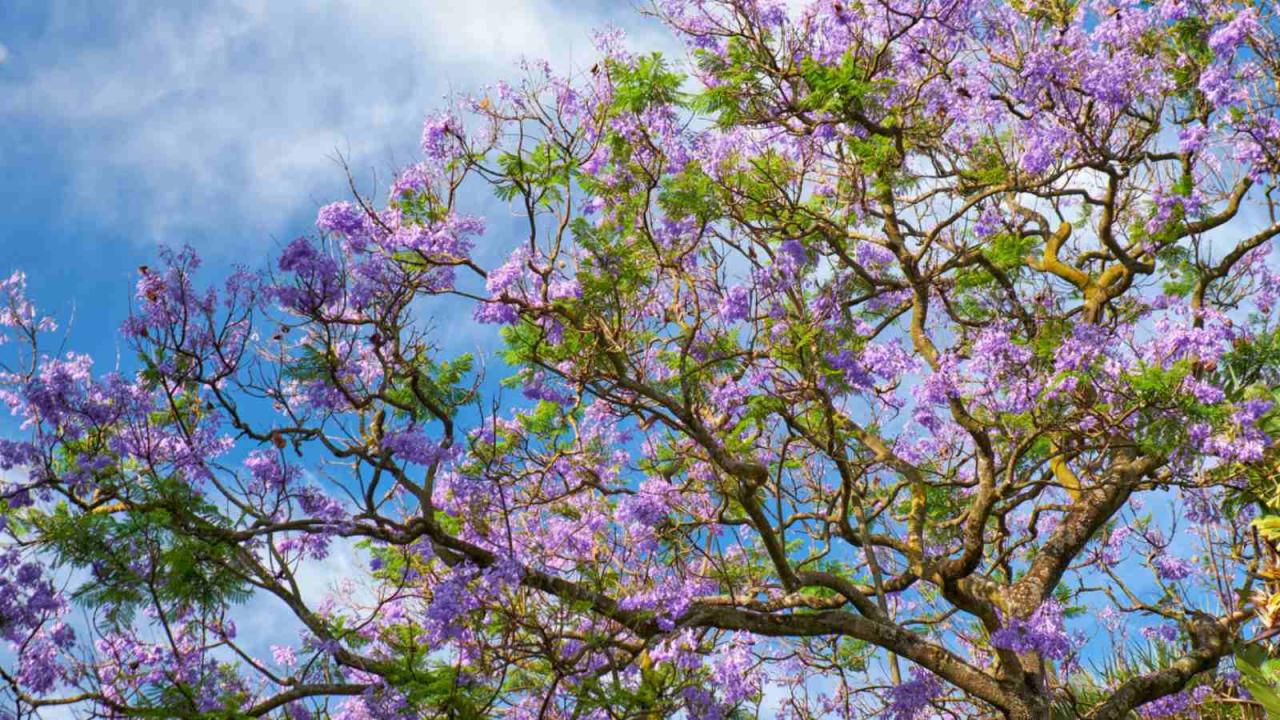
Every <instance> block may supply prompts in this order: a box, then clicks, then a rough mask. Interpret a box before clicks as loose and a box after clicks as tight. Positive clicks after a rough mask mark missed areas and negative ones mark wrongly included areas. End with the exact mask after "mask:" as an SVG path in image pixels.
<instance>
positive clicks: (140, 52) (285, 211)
mask: <svg viewBox="0 0 1280 720" xmlns="http://www.w3.org/2000/svg"><path fill="white" fill-rule="evenodd" d="M607 24H616V25H618V26H621V27H623V28H625V29H627V31H628V33H629V34H630V35H631V37H632V40H633V42H634V43H635V44H636V45H637V46H641V47H646V48H650V47H656V46H663V47H671V45H672V39H671V38H670V36H668V35H666V33H665V32H664V31H663V30H662V29H661V28H660V27H657V26H656V25H655V24H654V23H653V22H651V21H649V20H646V19H644V18H642V17H641V16H640V15H639V13H638V12H636V10H635V7H634V5H633V4H632V3H630V2H626V0H467V2H465V3H464V2H455V1H453V0H380V1H379V2H365V1H363V0H270V1H268V0H221V1H216V2H188V1H181V2H179V1H176V0H163V1H161V0H153V1H152V2H131V1H123V2H110V3H107V2H88V1H85V0H65V1H53V2H50V1H49V0H8V1H7V2H4V3H0V46H2V47H3V48H4V49H3V50H0V58H2V60H0V210H2V212H0V272H4V273H5V274H7V273H8V272H9V271H11V270H13V269H18V268H21V269H23V270H25V271H26V272H27V274H28V276H29V282H30V285H31V289H32V294H33V295H34V297H35V299H36V301H37V302H38V303H39V304H40V305H41V306H42V307H43V308H45V309H46V310H48V311H51V312H53V313H55V314H56V315H57V316H58V317H59V318H60V319H62V320H64V321H65V320H66V319H67V318H68V317H70V316H71V314H72V313H73V312H74V325H73V327H72V335H71V340H72V342H71V346H73V347H75V348H77V349H79V350H83V351H88V352H90V353H92V354H93V355H95V357H98V358H99V362H100V363H104V364H105V363H109V360H110V358H113V357H114V355H115V353H116V351H117V349H118V348H117V347H116V341H115V338H114V335H115V329H116V328H117V327H118V326H119V323H120V321H121V320H122V319H123V318H124V316H125V315H126V313H127V310H128V302H129V298H130V295H131V293H132V287H133V283H134V281H135V280H136V277H137V267H138V265H140V264H143V263H147V262H153V263H154V261H155V256H156V248H157V246H158V245H159V244H161V243H164V244H169V245H175V246H176V245H181V244H183V243H189V244H191V245H192V246H194V247H195V248H196V249H197V250H198V251H199V252H200V253H201V255H202V256H204V257H205V258H206V261H207V265H208V266H209V267H210V268H211V270H212V272H213V273H216V272H217V270H218V269H220V268H223V267H225V266H226V265H228V264H229V263H231V262H233V261H235V262H244V263H247V264H249V265H251V266H261V265H263V264H264V263H266V262H268V261H269V258H270V256H271V255H272V254H273V252H274V251H275V250H277V249H278V248H279V247H281V245H282V244H283V243H286V242H288V241H289V240H291V239H292V238H293V237H296V236H297V235H299V234H303V233H307V232H309V231H310V229H311V227H312V221H313V219H314V216H315V210H316V209H317V208H318V207H319V206H320V205H323V204H325V203H327V202H329V201H331V200H335V199H344V198H345V197H346V188H345V177H344V175H343V172H342V170H341V168H340V167H339V166H338V164H337V163H336V161H335V158H336V156H337V155H338V154H339V153H341V154H342V155H344V156H346V157H347V158H348V159H349V160H350V163H351V165H352V167H353V169H354V170H355V172H356V175H357V179H358V180H359V181H360V184H361V187H362V190H365V191H366V192H375V193H376V194H377V195H378V196H381V195H382V194H383V193H384V191H385V184H386V183H385V181H386V180H387V179H388V178H389V177H390V176H391V174H392V172H393V171H394V170H395V169H396V168H397V167H401V166H403V165H405V164H407V163H408V162H411V161H412V160H414V159H415V153H416V146H417V140H418V137H419V133H420V125H421V121H422V118H423V117H424V115H425V114H426V113H427V112H428V111H429V110H431V109H432V108H436V107H439V106H440V105H441V104H442V103H443V98H444V97H445V95H447V94H448V93H449V92H451V91H465V90H471V89H477V88H479V87H480V86H482V85H484V84H486V83H490V82H493V81H496V80H500V79H507V80H512V79H515V78H516V77H518V71H517V70H516V67H515V63H516V61H517V60H518V59H519V58H520V57H522V56H527V57H530V58H547V59H549V60H551V61H552V62H553V64H554V65H555V66H556V67H557V69H566V68H569V67H575V66H576V67H583V63H584V62H586V60H587V59H588V58H590V57H591V56H592V54H593V49H592V46H591V42H590V31H591V29H593V28H598V27H602V26H604V25H607ZM375 176H376V177H377V178H378V183H379V185H378V186H375V185H374V183H373V179H374V177H375ZM502 230H503V228H501V227H497V228H495V231H497V232H499V233H501V232H502ZM485 244H486V245H490V246H492V247H497V246H505V247H510V244H509V239H505V238H501V237H491V238H488V239H487V240H486V242H485ZM64 324H65V323H64Z"/></svg>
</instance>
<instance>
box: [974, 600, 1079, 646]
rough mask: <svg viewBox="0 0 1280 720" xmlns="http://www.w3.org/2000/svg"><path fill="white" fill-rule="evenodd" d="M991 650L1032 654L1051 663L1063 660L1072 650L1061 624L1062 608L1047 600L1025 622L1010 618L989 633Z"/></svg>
mask: <svg viewBox="0 0 1280 720" xmlns="http://www.w3.org/2000/svg"><path fill="white" fill-rule="evenodd" d="M991 644H992V646H994V647H998V648H1003V649H1005V650H1012V651H1014V652H1017V653H1027V652H1034V653H1039V654H1040V655H1042V656H1044V657H1046V658H1051V659H1053V660H1062V659H1065V658H1066V657H1067V656H1068V655H1070V654H1071V652H1072V651H1073V650H1074V649H1075V642H1074V641H1073V640H1072V638H1071V636H1070V635H1068V634H1067V631H1066V629H1065V628H1064V627H1063V622H1062V605H1060V604H1059V603H1058V601H1057V600H1046V601H1045V602H1044V603H1043V604H1042V605H1040V607H1038V608H1036V609H1035V611H1034V612H1032V613H1031V615H1029V616H1028V617H1026V618H1025V619H1023V618H1012V619H1009V620H1006V621H1005V624H1004V626H1003V627H1001V628H1000V629H999V630H996V631H995V632H993V633H991Z"/></svg>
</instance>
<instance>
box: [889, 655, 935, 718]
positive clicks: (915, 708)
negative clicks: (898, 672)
mask: <svg viewBox="0 0 1280 720" xmlns="http://www.w3.org/2000/svg"><path fill="white" fill-rule="evenodd" d="M942 689H943V688H942V681H941V680H940V679H938V676H936V675H934V674H933V673H931V672H929V671H927V670H923V669H921V668H918V667H915V668H912V669H911V679H910V680H907V681H906V682H903V683H901V684H899V685H894V686H893V687H891V688H889V707H888V708H887V709H886V713H885V714H886V716H887V717H889V718H891V720H916V719H917V718H919V717H922V716H923V715H924V714H925V713H927V712H929V709H930V704H931V703H932V702H933V701H934V700H935V699H936V698H937V697H938V696H939V695H941V694H942Z"/></svg>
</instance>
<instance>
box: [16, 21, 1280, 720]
mask: <svg viewBox="0 0 1280 720" xmlns="http://www.w3.org/2000/svg"><path fill="white" fill-rule="evenodd" d="M647 12H649V13H651V14H653V15H654V16H656V17H658V18H659V19H660V20H661V21H662V22H664V23H665V24H666V26H667V27H668V28H669V29H670V31H671V32H672V33H674V34H675V35H676V36H677V37H678V38H679V39H680V40H681V41H683V42H684V43H685V44H686V46H687V54H686V55H685V56H684V57H667V56H663V55H661V54H657V53H647V52H644V51H640V50H638V49H636V48H631V47H629V46H628V45H627V44H626V43H625V42H624V41H623V38H622V37H621V36H620V34H619V33H617V32H613V31H605V32H601V33H600V34H598V35H597V37H596V38H595V39H596V45H597V48H598V58H597V59H596V60H595V61H594V64H592V65H591V66H590V67H589V68H571V69H557V68H553V67H551V66H549V65H546V64H538V63H532V62H531V63H528V64H526V65H525V66H524V67H523V69H522V74H521V79H520V80H519V81H518V82H514V83H510V84H508V83H499V84H496V85H494V86H492V87H489V88H484V89H479V90H477V91H476V92H474V93H473V94H469V95H464V96H460V97H457V98H455V99H454V101H453V102H452V103H451V104H449V105H448V106H447V107H444V108H442V109H441V111H440V112H439V113H437V114H434V115H432V116H430V117H429V118H427V120H426V122H425V124H424V129H423V134H422V138H421V150H422V155H421V159H420V161H418V162H416V163H415V164H413V165H411V166H409V167H407V168H403V169H402V171H401V172H399V174H398V175H397V176H396V177H395V179H394V182H393V184H392V185H391V187H390V189H389V190H388V191H380V192H377V193H375V194H373V195H367V194H365V193H362V192H360V191H359V190H358V186H359V183H355V182H353V183H352V195H351V196H350V197H349V198H347V199H346V200H341V201H338V202H334V203H332V204H328V205H325V206H324V207H323V208H321V209H320V211H319V214H318V218H317V220H316V230H315V232H314V233H313V234H312V235H311V236H310V237H303V238H299V239H297V240H294V241H292V242H290V243H288V244H287V245H286V246H285V247H283V249H282V251H281V252H280V253H279V255H278V257H277V258H276V259H275V260H274V261H273V264H272V265H271V266H270V267H265V268H243V269H240V270H237V271H235V272H233V273H231V274H230V275H229V276H227V277H224V278H216V279H212V280H211V279H209V278H206V277H204V275H205V274H206V273H204V272H203V271H199V270H198V268H199V259H198V258H197V257H196V254H195V253H194V252H193V251H191V250H190V249H175V250H166V251H163V252H162V253H161V256H160V259H159V260H158V261H157V263H156V265H155V266H154V267H144V268H141V269H140V270H139V278H138V283H137V292H136V296H135V300H134V305H133V308H132V311H131V313H130V318H129V320H128V321H127V322H126V323H125V325H124V326H123V327H122V328H121V337H122V338H123V340H122V342H123V343H124V344H125V345H126V346H127V347H128V348H130V353H128V354H127V355H128V356H127V357H126V358H125V359H124V360H123V361H121V362H120V363H118V367H116V368H115V369H114V370H108V369H106V368H104V367H103V364H102V363H99V364H97V365H95V363H94V362H93V360H92V359H91V358H89V357H88V356H85V355H82V354H78V353H75V352H66V351H65V349H63V348H60V347H59V346H58V343H57V342H56V341H52V340H51V337H52V335H53V333H54V331H55V329H56V328H55V326H54V320H53V319H52V318H49V317H46V316H45V315H44V314H43V313H42V312H40V311H39V310H37V309H36V308H35V306H34V305H33V304H32V301H30V300H28V298H27V296H26V293H25V289H24V278H23V276H22V275H21V274H15V275H14V276H12V277H11V278H9V279H8V280H7V281H5V282H3V283H2V284H0V300H3V303H4V305H3V309H0V330H3V331H4V334H3V335H0V340H3V341H4V345H3V347H0V353H2V354H3V360H2V362H3V365H0V400H3V401H4V403H5V404H6V405H7V406H8V407H9V409H10V410H11V411H12V413H13V414H14V415H15V416H16V418H17V419H18V422H17V423H14V425H13V427H14V431H13V432H11V433H10V434H9V436H8V437H7V438H5V439H0V468H3V469H4V470H5V473H4V475H3V477H4V483H3V487H2V488H0V498H2V504H0V510H2V517H3V524H2V527H3V533H4V536H5V538H6V539H5V543H4V547H3V552H2V553H0V567H3V568H4V569H5V570H6V572H4V573H3V576H2V577H0V634H3V636H4V638H5V639H6V640H7V641H8V642H9V643H10V647H11V651H10V652H9V654H8V655H7V656H6V660H5V661H4V662H3V663H2V664H0V687H2V688H3V690H0V717H4V718H13V719H14V720H18V719H19V718H28V717H40V716H47V717H53V714H52V713H53V712H55V708H57V709H58V710H57V711H58V712H65V711H66V710H68V709H69V710H70V711H71V712H72V713H73V714H75V715H76V716H82V717H106V718H132V717H138V718H209V719H213V718H225V719H230V718H251V717H270V718H288V719H290V720H301V719H303V718H317V719H319V718H335V719H342V720H363V719H366V718H375V719H377V720H398V719H401V718H405V719H407V718H420V717H449V718H480V717H510V718H593V719H596V718H598V719H604V718H657V717H669V716H673V715H676V716H683V717H689V718H700V719H708V720H720V719H727V718H745V717H755V716H763V717H787V718H827V717H832V718H862V717H887V718H892V719H894V720H910V719H912V718H923V717H975V718H986V717H1005V718H1016V719H1019V720H1022V719H1030V718H1050V717H1061V718H1089V719H1091V720H1107V719H1111V718H1125V717H1133V715H1134V713H1137V714H1138V715H1141V716H1142V717H1147V718H1155V717H1192V716H1195V715H1197V714H1198V715H1199V716H1200V717H1215V718H1216V717H1240V718H1249V717H1262V716H1263V715H1264V713H1280V689H1278V688H1280V683H1278V682H1277V681H1276V677H1277V674H1276V666H1280V660H1273V659H1272V655H1273V653H1275V654H1276V655H1277V656H1280V652H1277V648H1275V647H1274V645H1273V640H1272V638H1273V637H1274V636H1275V635H1276V634H1277V632H1278V631H1276V630H1275V627H1276V626H1277V624H1280V567H1278V566H1277V559H1278V556H1277V552H1276V546H1275V542H1276V540H1277V539H1280V518H1278V517H1272V516H1271V514H1270V513H1272V512H1273V511H1275V512H1280V510H1276V508H1275V505H1276V504H1277V503H1280V496H1278V492H1277V490H1278V489H1280V486H1278V485H1277V469H1278V468H1280V453H1278V451H1277V445H1276V443H1275V442H1274V440H1273V438H1275V437H1277V436H1278V435H1277V433H1280V411H1278V409H1277V406H1276V402H1277V401H1280V314H1278V313H1277V312H1276V303H1277V301H1278V299H1280V265H1278V264H1277V261H1276V259H1275V257H1274V256H1273V253H1272V251H1273V249H1274V248H1275V245H1276V242H1275V239H1276V237H1277V236H1280V218H1277V210H1278V208H1277V205H1276V198H1275V195H1274V191H1275V189H1276V187H1277V171H1280V151H1278V150H1277V148H1280V112H1278V106H1277V101H1278V99H1280V98H1278V95H1277V88H1278V87H1280V85H1278V83H1280V18H1278V17H1277V15H1276V10H1275V8H1274V7H1273V6H1272V5H1271V3H1269V2H1266V1H1265V0H1257V1H1244V0H1235V1H1229V0H1158V1H1155V0H1153V1H1150V2H1146V1H1141V2H1140V1H1138V0H1004V1H1000V0H847V1H842V2H836V1H834V0H814V1H813V2H809V3H806V4H803V6H800V4H798V3H792V4H790V5H786V4H783V3H781V2H775V1H774V0H663V1H662V2H660V3H658V4H657V5H655V6H653V7H650V8H648V10H647ZM494 207H497V208H500V209H502V210H505V211H509V214H512V215H514V217H515V220H514V221H512V220H511V218H509V217H506V215H507V214H508V213H505V212H504V213H499V214H497V215H494V214H493V213H490V217H488V218H485V217H483V216H482V215H483V212H484V209H485V208H494ZM495 257H496V258H497V260H496V261H493V262H488V261H486V258H489V259H492V258H495ZM69 346H70V347H74V337H73V338H72V341H71V343H70V345H69ZM464 346H466V347H464ZM467 348H470V349H473V350H474V352H471V353H465V352H463V350H465V349H467ZM19 423H20V425H21V427H20V429H19V428H18V424H19ZM337 554H341V555H342V556H343V557H347V556H352V557H355V558H357V559H358V563H357V565H356V566H355V567H351V566H350V565H342V566H340V567H341V569H340V571H339V572H340V573H341V577H340V582H336V583H335V584H334V586H333V587H332V588H330V589H329V591H328V592H316V591H315V589H314V584H315V580H314V578H317V577H327V576H331V575H332V573H333V571H332V570H331V569H330V570H326V568H329V567H331V566H330V565H328V564H327V563H328V562H329V560H331V559H332V558H333V557H334V556H335V555H337ZM325 573H328V574H329V575H326V574H325ZM247 608H253V611H254V612H255V613H259V614H262V613H266V614H267V615H266V617H268V618H272V619H270V620H268V622H269V623H271V624H276V625H278V626H280V627H281V628H283V629H285V630H288V629H290V628H292V627H296V628H297V631H298V632H297V636H296V639H295V641H294V642H291V643H284V644H272V645H270V646H269V647H268V646H266V645H265V644H264V643H263V641H262V638H259V637H254V636H242V635H240V634H238V633H237V630H236V623H235V619H236V617H237V613H241V612H244V611H245V610H246V609H247Z"/></svg>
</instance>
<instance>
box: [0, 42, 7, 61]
mask: <svg viewBox="0 0 1280 720" xmlns="http://www.w3.org/2000/svg"><path fill="white" fill-rule="evenodd" d="M8 59H9V48H7V47H5V46H4V43H0V65H3V64H4V61H5V60H8Z"/></svg>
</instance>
